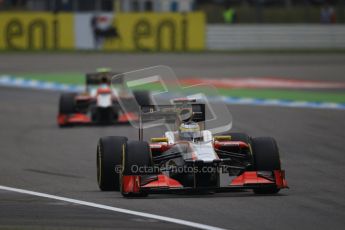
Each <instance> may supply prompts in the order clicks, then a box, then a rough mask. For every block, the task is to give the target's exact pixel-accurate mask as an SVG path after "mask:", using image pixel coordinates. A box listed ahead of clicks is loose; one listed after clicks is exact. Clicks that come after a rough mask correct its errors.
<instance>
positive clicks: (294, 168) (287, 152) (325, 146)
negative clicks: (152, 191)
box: [0, 54, 345, 230]
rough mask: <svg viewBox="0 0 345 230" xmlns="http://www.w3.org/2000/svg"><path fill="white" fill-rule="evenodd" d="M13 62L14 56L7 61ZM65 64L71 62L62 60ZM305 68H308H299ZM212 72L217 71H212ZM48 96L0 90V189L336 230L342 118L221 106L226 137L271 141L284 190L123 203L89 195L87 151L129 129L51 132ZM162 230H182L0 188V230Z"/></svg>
mask: <svg viewBox="0 0 345 230" xmlns="http://www.w3.org/2000/svg"><path fill="white" fill-rule="evenodd" d="M11 55H12V54H11ZM11 55H10V56H11ZM96 56H97V55H96ZM210 56H212V55H210ZM13 57H14V56H11V58H13ZM37 57H38V56H36V58H37ZM206 57H208V56H206ZM21 58H22V55H19V56H18V59H17V60H20V59H21ZM34 58H35V55H34ZM34 58H33V59H34ZM40 58H41V59H42V60H43V57H41V56H40ZM55 58H56V57H55ZM227 58H233V57H227ZM242 58H243V57H242ZM251 58H253V57H249V59H251ZM297 58H298V56H297ZM332 58H334V59H336V60H338V59H341V58H343V57H342V56H332ZM5 59H6V58H4V56H1V57H0V60H1V61H2V60H5ZM28 59H30V58H29V56H27V59H26V60H28ZM96 59H97V58H96ZM253 59H254V58H253ZM281 59H284V57H281ZM319 59H320V60H321V59H322V58H321V57H319ZM6 60H7V59H6ZM47 60H48V62H47V66H48V67H47V66H45V67H42V68H43V69H44V68H49V65H51V63H50V61H51V60H50V58H47ZM325 60H326V61H327V60H328V59H327V58H326V59H325ZM326 61H325V62H326ZM31 62H32V60H31V59H30V60H28V63H26V67H25V66H24V64H21V63H19V64H18V69H17V70H18V71H19V72H20V71H23V72H24V71H26V72H28V71H32V72H37V71H39V69H35V65H34V64H33V65H31V66H30V65H29V64H30V63H31ZM61 62H63V61H61ZM205 62H206V61H205ZM0 63H2V62H0ZM77 63H78V64H75V66H74V69H73V68H72V67H70V68H71V71H72V70H74V71H76V68H77V67H79V66H82V64H81V63H79V62H77ZM336 63H338V64H339V63H340V60H338V61H337V62H336ZM157 64H162V63H157ZM302 64H303V63H302ZM302 64H300V65H302ZM1 65H4V64H3V63H2V64H1ZM66 65H72V64H71V63H69V62H68V61H67V62H66ZM267 65H268V64H267ZM305 65H306V66H308V62H307V63H306V64H305ZM330 65H334V62H333V64H330ZM13 66H15V64H13ZM333 67H334V66H333ZM338 67H339V68H338V69H337V70H335V72H334V73H335V75H337V77H334V78H330V80H343V78H341V74H340V73H341V72H343V73H344V71H343V69H342V68H343V67H341V66H340V64H339V66H338ZM8 68H10V67H8ZM84 68H86V67H84ZM126 68H127V67H126ZM183 68H184V67H183ZM183 68H182V67H181V68H180V71H181V69H183ZM260 68H261V67H260V66H259V67H258V68H257V70H256V71H259V70H260ZM272 68H273V69H274V65H273V67H272ZM286 68H288V67H286ZM315 68H316V69H317V68H318V67H317V66H316V65H315V66H314V68H311V69H309V70H308V73H304V74H301V75H303V76H305V78H304V79H317V78H318V77H317V76H313V75H312V72H317V71H316V70H315ZM334 68H335V67H334ZM291 69H293V68H292V67H291ZM306 69H308V68H306ZM54 70H55V71H57V70H56V69H54ZM213 70H214V71H215V73H216V72H218V71H219V69H218V68H217V66H215V67H214V69H213ZM61 71H62V70H61ZM63 71H66V70H65V69H64V70H63ZM193 71H194V70H193ZM243 71H244V70H243ZM256 71H253V72H252V73H254V72H256ZM291 71H292V70H291ZM42 72H44V70H42ZM297 72H298V71H296V72H295V73H297ZM338 72H339V73H338ZM183 73H185V72H183ZM183 73H182V74H183ZM336 73H337V74H336ZM186 74H188V72H186ZM186 74H184V76H185V75H186ZM295 76H296V75H295ZM320 76H321V74H320ZM58 96H59V94H58V93H56V92H45V91H34V90H23V89H13V88H0V98H1V100H0V146H1V150H0V157H1V158H0V169H1V173H0V185H3V186H10V187H15V188H22V189H27V190H33V191H37V192H43V193H48V194H52V195H57V196H63V197H68V198H74V199H79V200H84V201H90V202H95V203H98V204H104V205H109V206H114V207H119V208H125V209H130V210H135V211H142V212H147V213H152V214H158V215H163V216H168V217H174V218H178V219H183V220H189V221H193V222H197V223H202V224H208V225H212V226H217V227H222V228H227V229H239V230H240V229H254V228H255V229H344V227H345V196H344V194H345V180H344V175H345V167H344V165H345V155H344V152H345V148H344V140H345V132H344V130H345V122H344V117H345V112H344V111H338V110H317V109H302V108H279V107H255V106H229V109H230V111H231V112H232V114H233V117H234V131H243V132H248V133H249V134H251V135H252V136H268V135H269V136H273V137H275V138H276V139H277V141H278V143H279V145H280V149H281V158H282V161H283V166H284V168H285V170H286V172H287V180H288V183H289V186H290V189H289V190H284V191H282V192H281V193H280V194H279V195H276V196H257V195H253V194H252V193H251V192H250V191H248V192H235V193H221V194H213V195H151V196H149V197H148V198H145V199H124V198H122V197H121V195H120V194H119V193H117V192H100V191H99V190H98V187H97V183H96V163H95V161H96V156H95V155H96V154H95V150H96V144H97V140H98V138H99V137H101V136H107V135H126V136H129V137H130V138H131V139H135V138H136V137H137V130H135V129H133V128H131V127H129V126H118V127H74V128H68V129H59V128H58V127H57V126H56V123H55V117H56V113H57V102H58ZM162 228H166V229H184V228H186V227H185V226H180V225H176V224H171V223H167V222H163V221H158V220H153V219H148V218H139V217H136V216H132V215H125V214H120V213H116V212H108V211H105V210H99V209H94V208H90V207H84V206H79V205H73V204H69V203H66V202H60V201H54V200H50V199H45V198H39V197H34V196H28V195H23V194H18V193H13V192H8V191H3V190H0V229H162Z"/></svg>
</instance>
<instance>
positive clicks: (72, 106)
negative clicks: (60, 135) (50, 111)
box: [59, 93, 77, 127]
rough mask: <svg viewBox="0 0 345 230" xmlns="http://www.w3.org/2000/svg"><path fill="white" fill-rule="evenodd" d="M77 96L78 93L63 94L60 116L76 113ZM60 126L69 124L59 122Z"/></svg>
mask: <svg viewBox="0 0 345 230" xmlns="http://www.w3.org/2000/svg"><path fill="white" fill-rule="evenodd" d="M76 96H77V94H76V93H64V94H61V96H60V100H59V116H68V115H71V114H73V113H75V110H76V103H75V97H76ZM59 126H60V127H66V126H68V124H67V123H61V122H59Z"/></svg>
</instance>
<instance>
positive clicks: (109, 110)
mask: <svg viewBox="0 0 345 230" xmlns="http://www.w3.org/2000/svg"><path fill="white" fill-rule="evenodd" d="M115 75H116V76H117V77H116V79H113V77H114V76H115ZM85 78H86V88H85V91H84V92H83V93H80V94H77V93H63V94H62V95H61V96H60V101H59V112H58V116H57V123H58V125H59V126H60V127H66V126H71V125H77V124H79V125H85V124H103V125H104V124H107V125H110V124H115V123H127V122H129V121H130V120H137V119H138V115H137V112H138V111H137V110H136V109H135V108H133V110H132V111H126V112H124V111H122V110H121V106H120V105H119V102H118V101H119V99H121V100H122V101H125V100H126V99H127V98H128V99H130V98H131V97H133V95H134V97H135V99H136V101H137V102H138V104H139V105H143V104H150V100H151V98H150V93H149V92H148V91H134V92H132V93H129V92H128V90H126V89H125V87H124V85H123V84H124V82H123V80H122V78H121V77H120V76H119V74H116V73H112V72H111V71H110V70H109V69H107V68H104V69H99V70H98V72H97V73H88V74H86V77H85Z"/></svg>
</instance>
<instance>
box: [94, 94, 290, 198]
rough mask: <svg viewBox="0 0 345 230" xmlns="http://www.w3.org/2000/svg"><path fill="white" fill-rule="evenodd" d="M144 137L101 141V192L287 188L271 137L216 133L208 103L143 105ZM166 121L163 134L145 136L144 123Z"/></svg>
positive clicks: (141, 132)
mask: <svg viewBox="0 0 345 230" xmlns="http://www.w3.org/2000/svg"><path fill="white" fill-rule="evenodd" d="M140 114H141V116H140V119H139V120H140V129H139V141H129V140H128V139H127V138H126V137H118V136H110V137H103V138H101V139H100V140H99V143H98V148H97V179H98V185H99V187H100V189H101V190H102V191H109V190H119V191H121V193H122V195H123V196H125V197H131V196H146V195H148V194H149V193H177V192H188V191H207V192H225V191H231V190H234V189H237V190H238V189H252V190H254V192H255V193H258V194H275V193H278V192H279V190H280V189H283V188H287V183H286V181H285V173H284V171H283V170H281V163H280V157H279V150H278V146H277V143H276V141H275V140H274V139H273V138H271V137H259V138H251V137H249V136H248V135H246V134H243V133H229V134H228V135H221V136H214V135H212V133H211V132H210V131H209V130H207V129H205V105H204V104H197V103H195V101H194V100H179V101H177V102H176V104H174V105H160V106H159V110H158V109H157V107H156V106H143V107H142V108H141V113H140ZM158 120H164V122H165V123H166V124H167V125H169V127H171V129H170V130H169V131H166V132H165V133H164V134H163V136H162V137H156V138H151V140H150V141H149V142H147V141H144V129H143V128H142V124H143V123H145V122H154V121H158Z"/></svg>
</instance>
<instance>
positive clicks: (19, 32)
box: [4, 18, 59, 50]
mask: <svg viewBox="0 0 345 230" xmlns="http://www.w3.org/2000/svg"><path fill="white" fill-rule="evenodd" d="M58 27H59V22H58V20H57V19H53V20H46V19H41V18H34V19H32V20H30V21H29V23H27V22H24V20H20V19H17V18H13V19H10V20H9V21H8V22H7V23H6V24H5V26H4V42H5V44H4V45H5V47H6V49H13V50H18V49H48V48H53V49H58V48H59V39H58V37H59V30H58ZM48 44H52V45H48Z"/></svg>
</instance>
